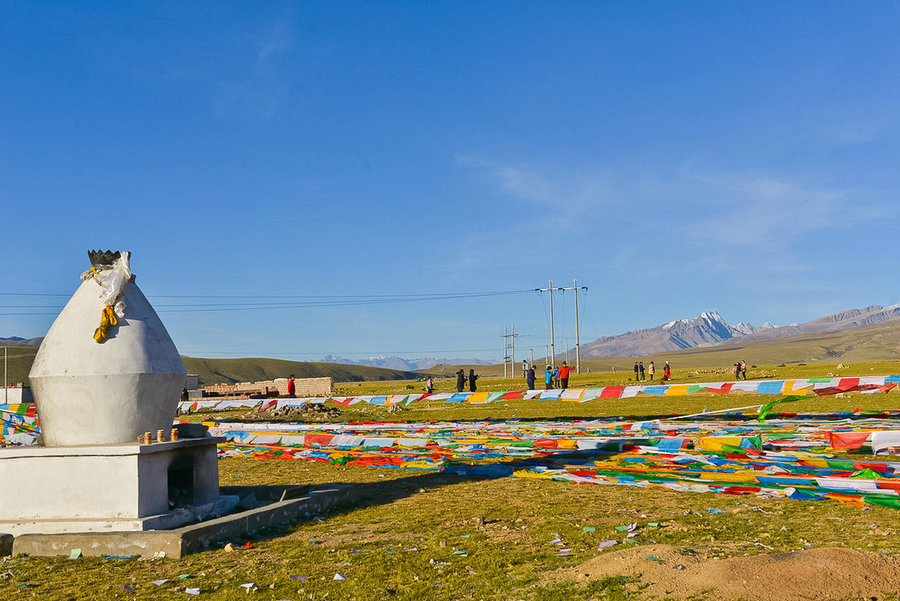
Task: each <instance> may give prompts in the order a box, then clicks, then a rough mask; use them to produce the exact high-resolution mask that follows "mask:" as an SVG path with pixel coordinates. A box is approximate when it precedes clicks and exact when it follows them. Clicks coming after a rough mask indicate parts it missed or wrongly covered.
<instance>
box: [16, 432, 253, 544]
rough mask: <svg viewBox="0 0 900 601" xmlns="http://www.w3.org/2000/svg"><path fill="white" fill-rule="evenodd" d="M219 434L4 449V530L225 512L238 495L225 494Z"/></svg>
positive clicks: (115, 528) (164, 520)
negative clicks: (221, 485)
mask: <svg viewBox="0 0 900 601" xmlns="http://www.w3.org/2000/svg"><path fill="white" fill-rule="evenodd" d="M221 441H222V439H221V438H215V437H204V438H187V439H182V440H177V441H170V442H162V443H153V444H149V445H144V444H139V443H138V442H136V441H135V442H134V443H124V444H115V445H98V446H77V447H43V446H34V447H11V448H3V449H0V482H3V483H4V485H3V494H0V532H8V533H10V534H13V535H15V536H19V535H21V534H28V533H38V534H53V533H69V532H104V531H105V532H122V531H143V530H157V529H170V528H175V527H178V526H182V525H184V524H188V523H191V522H196V521H198V520H203V519H207V518H209V517H215V516H218V515H222V514H224V513H227V512H228V511H231V510H232V509H233V508H234V506H235V505H236V504H237V502H238V499H237V498H236V497H220V496H219V472H218V465H217V464H216V444H217V443H218V442H221ZM170 500H174V501H175V504H176V506H177V508H176V509H173V510H170Z"/></svg>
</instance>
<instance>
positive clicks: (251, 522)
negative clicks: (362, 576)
mask: <svg viewBox="0 0 900 601" xmlns="http://www.w3.org/2000/svg"><path fill="white" fill-rule="evenodd" d="M222 493H223V494H224V495H226V496H236V497H240V498H241V499H242V500H243V502H242V505H243V504H248V505H256V506H253V507H249V508H247V509H244V510H243V511H238V512H235V513H232V514H229V515H226V516H224V517H220V518H215V519H211V520H209V521H204V522H200V523H197V524H190V525H188V526H182V527H180V528H173V529H171V530H150V531H142V532H85V533H68V534H23V535H20V536H17V537H15V539H13V537H11V536H9V535H3V534H0V557H2V556H3V555H4V554H7V553H14V554H16V555H19V554H28V555H32V556H54V555H56V556H66V555H69V554H70V553H71V552H72V551H73V550H76V549H78V550H79V551H80V552H81V554H82V555H85V556H87V557H103V556H107V555H115V556H128V555H140V556H142V557H163V556H164V557H169V558H180V557H184V556H185V555H187V554H190V553H197V552H199V551H204V550H206V549H210V548H214V547H216V546H221V545H223V544H224V543H225V542H237V544H240V541H241V540H244V539H246V538H247V537H253V536H254V533H257V535H258V532H259V531H260V530H264V531H265V532H266V534H268V535H269V536H271V535H272V530H270V529H271V528H276V529H279V528H284V527H285V526H287V525H289V524H292V523H296V522H298V521H301V520H303V519H309V518H311V517H314V516H318V515H321V514H322V513H323V512H325V511H327V510H328V509H330V508H333V507H335V506H336V505H343V504H352V503H355V502H357V501H358V497H359V487H356V486H349V485H337V486H327V485H326V486H244V487H242V486H228V487H222ZM0 528H2V526H0Z"/></svg>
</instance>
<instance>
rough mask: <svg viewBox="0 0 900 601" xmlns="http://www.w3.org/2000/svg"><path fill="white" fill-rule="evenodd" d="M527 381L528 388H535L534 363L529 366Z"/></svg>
mask: <svg viewBox="0 0 900 601" xmlns="http://www.w3.org/2000/svg"><path fill="white" fill-rule="evenodd" d="M525 382H526V383H527V384H528V390H534V365H532V366H531V367H529V368H528V371H527V372H526V374H525Z"/></svg>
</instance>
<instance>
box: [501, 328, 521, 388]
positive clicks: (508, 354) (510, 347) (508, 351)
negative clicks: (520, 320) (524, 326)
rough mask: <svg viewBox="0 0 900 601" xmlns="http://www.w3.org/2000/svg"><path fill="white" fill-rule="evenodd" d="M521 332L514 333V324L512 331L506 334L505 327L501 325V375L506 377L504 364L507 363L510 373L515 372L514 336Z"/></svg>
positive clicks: (513, 374)
mask: <svg viewBox="0 0 900 601" xmlns="http://www.w3.org/2000/svg"><path fill="white" fill-rule="evenodd" d="M521 335H522V334H516V326H512V333H511V334H507V327H506V326H503V377H504V378H506V377H507V375H506V364H507V363H509V366H510V372H512V373H511V374H510V375H512V376H515V373H516V337H518V336H521Z"/></svg>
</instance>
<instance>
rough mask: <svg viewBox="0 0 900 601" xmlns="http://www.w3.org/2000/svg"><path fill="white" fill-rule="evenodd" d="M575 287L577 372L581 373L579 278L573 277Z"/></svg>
mask: <svg viewBox="0 0 900 601" xmlns="http://www.w3.org/2000/svg"><path fill="white" fill-rule="evenodd" d="M572 288H574V289H575V373H576V374H581V339H580V338H579V337H578V280H577V279H574V278H573V279H572Z"/></svg>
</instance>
